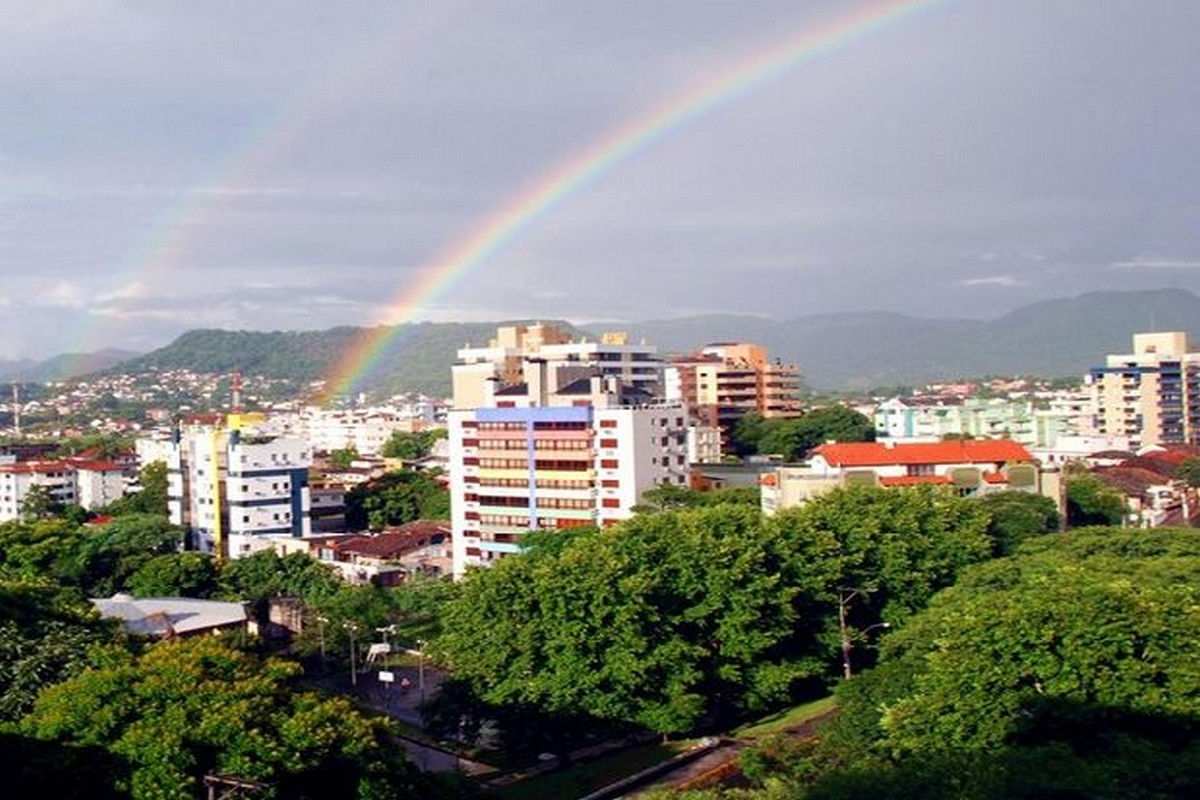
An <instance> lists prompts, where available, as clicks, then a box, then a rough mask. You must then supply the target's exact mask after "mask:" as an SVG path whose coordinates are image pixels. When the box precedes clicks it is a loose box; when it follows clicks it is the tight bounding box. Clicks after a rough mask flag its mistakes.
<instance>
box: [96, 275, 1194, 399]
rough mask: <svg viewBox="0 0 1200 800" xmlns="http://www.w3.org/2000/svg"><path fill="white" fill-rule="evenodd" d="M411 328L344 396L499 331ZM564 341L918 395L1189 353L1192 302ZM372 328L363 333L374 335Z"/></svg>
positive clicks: (246, 348) (158, 364)
mask: <svg viewBox="0 0 1200 800" xmlns="http://www.w3.org/2000/svg"><path fill="white" fill-rule="evenodd" d="M527 322H529V320H512V321H506V322H474V323H433V322H422V323H412V324H406V325H402V326H399V327H397V328H395V329H393V331H394V332H393V334H392V335H391V336H390V337H389V339H388V344H387V346H385V347H383V348H382V349H381V351H380V352H379V353H378V356H377V358H375V359H374V360H373V361H372V364H371V368H370V369H369V370H367V371H365V372H364V373H363V374H362V375H361V377H360V379H359V380H358V381H356V383H355V386H354V387H353V388H354V389H355V390H356V391H357V390H370V391H374V392H383V393H388V394H390V393H396V392H401V391H409V392H421V393H424V394H427V395H431V396H438V397H441V396H446V395H448V394H449V392H450V367H451V365H452V364H453V363H454V359H455V353H456V351H457V350H458V349H459V348H461V347H463V346H464V345H467V344H471V345H476V346H478V345H483V344H486V343H487V341H488V340H489V339H491V338H492V337H493V336H494V335H495V331H496V327H497V326H499V325H511V324H521V323H527ZM552 322H554V324H556V325H559V326H561V327H564V328H566V329H567V330H569V331H570V332H571V333H572V334H573V335H576V336H578V335H579V334H581V333H585V332H586V333H589V334H592V335H594V334H595V333H596V332H598V331H602V330H612V329H624V330H627V331H628V332H629V333H630V334H631V336H632V337H633V338H634V339H644V340H645V341H646V342H648V343H650V344H652V345H655V346H657V347H658V348H659V351H660V352H662V353H670V352H689V351H692V350H695V349H697V348H699V347H702V346H704V345H705V344H708V343H710V342H715V341H729V340H741V341H752V342H757V343H759V344H762V345H764V346H765V347H767V349H768V351H769V353H770V355H771V357H772V358H779V359H782V360H783V361H786V362H789V363H795V364H799V365H800V368H801V371H802V374H803V375H804V379H805V382H806V383H807V384H808V385H809V386H811V387H813V388H816V389H846V388H866V387H870V386H882V385H897V384H909V385H913V384H923V383H927V382H929V381H934V380H944V379H953V378H961V377H978V376H983V375H1040V376H1045V377H1059V376H1073V375H1074V376H1082V375H1083V374H1084V373H1085V372H1086V371H1087V370H1088V369H1089V368H1090V367H1092V366H1094V365H1096V364H1098V363H1100V362H1101V360H1102V359H1103V358H1104V356H1105V354H1107V353H1120V352H1125V351H1126V350H1128V349H1129V347H1130V345H1131V337H1132V335H1133V334H1134V333H1136V332H1139V331H1150V330H1183V331H1188V332H1189V334H1191V335H1192V337H1193V338H1194V340H1195V341H1197V342H1198V343H1200V298H1198V297H1197V296H1196V295H1194V294H1192V293H1190V292H1187V291H1183V290H1180V289H1161V290H1153V291H1142V292H1094V293H1089V294H1084V295H1080V296H1079V297H1074V298H1069V299H1061V300H1049V301H1046V302H1042V303H1036V304H1033V305H1029V306H1025V307H1023V308H1020V309H1017V310H1016V311H1013V312H1011V313H1009V314H1006V315H1004V316H1001V317H998V318H996V319H993V320H969V319H921V318H918V317H911V316H906V315H903V314H896V313H891V312H882V311H880V312H856V313H848V314H820V315H811V316H805V317H798V318H796V319H792V320H785V321H779V320H772V319H767V318H763V317H756V316H737V315H709V316H703V317H688V318H683V319H673V320H657V321H649V322H641V323H632V324H626V323H595V324H591V325H588V326H587V330H586V331H584V330H582V329H580V328H576V327H574V326H572V325H570V324H569V323H565V322H561V321H552ZM378 330H379V329H373V332H377V331H378ZM367 332H368V330H367V329H364V328H352V327H341V328H331V329H329V330H324V331H301V332H296V331H273V332H255V331H221V330H196V331H190V332H188V333H186V334H184V335H182V336H180V337H179V338H178V339H176V340H175V341H174V342H172V343H171V344H169V345H167V346H166V347H163V348H161V349H159V350H155V351H153V352H151V353H147V354H146V355H143V356H139V357H137V358H133V359H130V360H128V361H125V362H122V363H121V364H119V365H117V366H116V367H113V368H111V369H109V370H107V371H108V372H126V373H140V372H150V371H158V370H166V369H189V370H193V371H196V372H209V373H229V372H234V371H241V372H242V373H244V374H247V375H262V376H264V377H268V378H279V379H286V380H290V381H294V382H295V383H296V384H297V385H298V386H303V385H305V384H308V383H309V382H311V381H316V380H321V379H325V378H328V377H329V376H331V375H332V374H333V373H334V371H335V369H337V368H338V365H339V363H340V361H341V359H342V358H343V357H344V356H345V354H348V353H350V352H353V351H354V349H355V345H356V343H358V342H359V341H360V339H361V337H362V336H364V334H366V333H367Z"/></svg>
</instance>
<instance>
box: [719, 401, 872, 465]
mask: <svg viewBox="0 0 1200 800" xmlns="http://www.w3.org/2000/svg"><path fill="white" fill-rule="evenodd" d="M731 439H732V441H733V448H734V452H735V453H737V454H739V455H750V454H754V453H757V454H759V455H776V456H780V457H782V458H783V459H784V460H785V461H796V460H800V459H803V458H804V457H805V456H806V455H807V454H808V451H810V450H812V449H813V448H814V447H816V446H818V445H820V444H824V443H825V442H827V441H838V442H870V441H874V440H875V423H874V422H873V421H872V420H870V419H868V418H867V417H865V416H863V415H862V414H860V413H859V412H857V411H855V410H854V409H852V408H847V407H846V406H842V405H831V406H823V407H820V408H813V409H811V410H809V411H807V412H805V413H804V415H803V416H800V417H796V418H772V419H764V418H763V417H762V416H761V415H759V414H756V413H750V414H746V415H745V416H743V417H742V418H741V419H740V420H738V422H737V424H736V425H735V426H734V428H733V431H732V434H731Z"/></svg>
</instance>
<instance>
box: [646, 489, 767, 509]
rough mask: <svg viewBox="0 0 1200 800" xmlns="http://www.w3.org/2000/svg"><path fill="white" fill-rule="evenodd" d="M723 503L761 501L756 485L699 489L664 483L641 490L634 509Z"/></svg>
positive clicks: (756, 505) (688, 506)
mask: <svg viewBox="0 0 1200 800" xmlns="http://www.w3.org/2000/svg"><path fill="white" fill-rule="evenodd" d="M725 503H733V504H736V505H746V506H754V507H755V508H759V507H760V506H761V504H762V501H761V499H760V493H759V490H758V487H757V486H729V487H722V488H719V489H707V490H704V491H701V490H699V489H690V488H688V487H686V486H676V485H675V484H671V483H665V484H662V485H661V486H655V487H653V488H651V489H647V490H646V491H644V492H642V504H641V505H640V506H638V507H637V508H636V510H637V511H640V512H643V513H645V512H657V511H677V510H679V509H684V508H700V507H701V506H716V505H722V504H725Z"/></svg>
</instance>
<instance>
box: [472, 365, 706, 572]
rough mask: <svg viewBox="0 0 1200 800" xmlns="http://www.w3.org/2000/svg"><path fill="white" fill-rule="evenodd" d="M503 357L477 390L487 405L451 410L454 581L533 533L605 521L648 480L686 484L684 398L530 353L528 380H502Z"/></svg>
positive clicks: (626, 507)
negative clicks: (665, 396)
mask: <svg viewBox="0 0 1200 800" xmlns="http://www.w3.org/2000/svg"><path fill="white" fill-rule="evenodd" d="M497 366H498V369H497V371H496V373H495V374H494V376H493V377H491V378H490V379H488V380H487V382H486V384H485V385H484V386H483V388H482V393H481V394H479V393H473V394H472V395H470V399H471V400H474V399H476V398H477V397H478V398H481V399H482V402H481V403H479V404H478V405H474V406H472V407H457V408H456V409H455V410H453V411H451V412H450V414H449V418H448V427H449V447H450V470H449V472H450V497H451V527H452V530H453V574H454V576H455V577H456V578H458V577H461V576H462V575H463V574H464V572H465V571H466V570H467V569H468V568H469V567H473V566H486V565H488V564H490V563H492V562H494V561H495V560H497V559H499V558H502V557H504V556H505V555H508V554H511V553H515V552H517V551H519V549H520V542H521V538H522V537H523V536H524V535H525V534H527V533H528V532H530V531H547V530H549V531H553V530H565V529H569V528H574V527H590V526H596V527H607V526H609V525H612V524H615V523H616V522H619V521H621V520H624V519H628V518H629V517H630V516H631V515H632V514H633V507H634V506H635V505H637V504H638V503H639V502H640V501H641V496H642V493H643V492H644V491H646V490H647V489H650V488H652V487H654V486H659V485H663V484H673V485H679V486H686V485H688V483H689V471H688V462H687V455H686V434H687V425H688V419H687V416H688V415H687V412H686V408H685V406H684V405H683V404H682V403H679V402H665V401H662V400H660V399H657V398H655V397H654V396H653V395H652V394H650V393H649V392H647V391H646V390H645V389H644V388H641V387H639V386H636V385H634V386H631V385H629V384H628V383H625V382H623V381H622V380H621V379H620V378H619V377H618V376H616V375H611V374H607V375H606V374H592V375H590V376H584V377H580V376H579V365H578V364H575V363H570V362H556V361H553V360H547V359H543V358H540V357H535V358H526V359H525V361H524V362H523V364H522V377H523V378H524V380H523V381H522V382H519V383H509V384H507V385H505V383H504V380H503V376H502V373H501V371H500V369H499V367H502V366H503V365H502V364H498V365H497ZM465 367H466V368H467V369H469V370H470V371H471V372H472V373H477V372H478V371H479V370H480V363H479V362H478V361H471V362H469V363H467V364H466V365H465ZM638 374H639V375H642V376H645V375H646V373H638ZM459 385H461V382H456V387H457V386H459ZM458 400H459V398H458V396H457V395H456V406H458V405H459V403H458ZM464 405H465V404H464Z"/></svg>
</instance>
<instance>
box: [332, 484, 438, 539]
mask: <svg viewBox="0 0 1200 800" xmlns="http://www.w3.org/2000/svg"><path fill="white" fill-rule="evenodd" d="M449 518H450V492H449V491H448V490H447V489H445V488H444V487H443V486H442V485H441V483H439V482H438V479H437V475H436V474H433V473H427V472H416V471H414V470H395V471H392V472H387V473H384V474H383V475H382V476H381V477H379V478H376V479H374V480H371V481H367V482H366V483H362V484H359V485H358V486H355V487H354V488H353V489H351V490H350V491H349V492H347V493H346V523H347V524H348V525H349V526H350V527H351V528H357V529H362V528H370V529H371V530H374V531H379V530H383V529H384V528H386V527H388V526H390V525H403V524H404V523H406V522H415V521H416V520H419V519H430V520H438V519H449Z"/></svg>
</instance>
